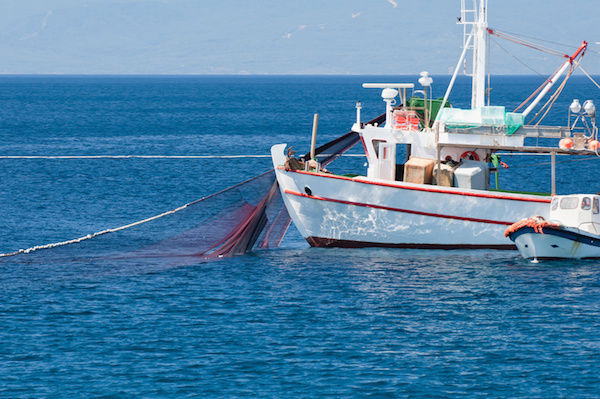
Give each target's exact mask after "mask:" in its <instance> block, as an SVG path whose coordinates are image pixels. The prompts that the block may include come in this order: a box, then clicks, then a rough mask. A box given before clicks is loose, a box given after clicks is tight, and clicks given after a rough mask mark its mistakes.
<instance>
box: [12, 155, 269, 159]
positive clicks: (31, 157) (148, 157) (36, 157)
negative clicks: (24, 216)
mask: <svg viewBox="0 0 600 399" xmlns="http://www.w3.org/2000/svg"><path fill="white" fill-rule="evenodd" d="M270 157H271V156H270V155H1V156H0V159H129V158H139V159H233V158H270Z"/></svg>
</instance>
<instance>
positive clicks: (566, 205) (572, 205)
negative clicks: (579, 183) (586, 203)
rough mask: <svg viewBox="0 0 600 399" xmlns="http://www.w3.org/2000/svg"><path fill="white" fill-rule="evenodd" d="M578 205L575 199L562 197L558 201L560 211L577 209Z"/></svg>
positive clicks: (577, 200) (577, 199)
mask: <svg viewBox="0 0 600 399" xmlns="http://www.w3.org/2000/svg"><path fill="white" fill-rule="evenodd" d="M578 205H579V198H577V197H564V198H561V200H560V209H577V206H578Z"/></svg>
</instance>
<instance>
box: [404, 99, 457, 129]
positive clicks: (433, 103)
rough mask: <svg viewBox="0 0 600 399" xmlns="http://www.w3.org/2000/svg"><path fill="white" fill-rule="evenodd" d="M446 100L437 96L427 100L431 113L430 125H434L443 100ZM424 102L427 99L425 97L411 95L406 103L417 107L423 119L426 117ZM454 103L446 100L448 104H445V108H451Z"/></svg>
mask: <svg viewBox="0 0 600 399" xmlns="http://www.w3.org/2000/svg"><path fill="white" fill-rule="evenodd" d="M443 101H444V99H443V98H441V97H440V98H436V99H434V100H428V101H427V102H428V103H429V104H428V105H429V113H430V114H431V116H430V117H429V120H430V123H429V125H430V127H431V125H433V121H435V118H436V116H437V114H438V112H439V111H440V108H441V107H442V102H443ZM424 104H425V100H424V99H423V98H420V97H411V98H409V99H408V100H407V101H406V105H408V106H409V107H411V108H416V111H417V114H418V115H419V118H421V120H424V119H425V114H424V112H423V109H424ZM451 107H452V105H451V104H450V102H449V101H446V105H444V108H451Z"/></svg>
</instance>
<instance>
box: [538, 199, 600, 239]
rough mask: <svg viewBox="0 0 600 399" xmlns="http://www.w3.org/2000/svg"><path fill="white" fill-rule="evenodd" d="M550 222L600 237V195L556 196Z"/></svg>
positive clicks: (551, 209) (551, 208)
mask: <svg viewBox="0 0 600 399" xmlns="http://www.w3.org/2000/svg"><path fill="white" fill-rule="evenodd" d="M550 222H557V223H560V224H562V225H563V226H565V227H575V228H578V229H580V230H583V231H587V232H588V233H592V234H597V235H600V195H597V194H572V195H555V196H554V197H553V198H552V204H551V207H550Z"/></svg>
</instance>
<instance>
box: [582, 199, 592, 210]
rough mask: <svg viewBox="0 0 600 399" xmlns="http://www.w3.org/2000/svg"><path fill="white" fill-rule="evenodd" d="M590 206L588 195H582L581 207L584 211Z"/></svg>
mask: <svg viewBox="0 0 600 399" xmlns="http://www.w3.org/2000/svg"><path fill="white" fill-rule="evenodd" d="M591 207H592V201H591V200H590V197H583V199H582V200H581V209H583V210H584V211H588V210H590V208H591Z"/></svg>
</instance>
